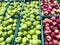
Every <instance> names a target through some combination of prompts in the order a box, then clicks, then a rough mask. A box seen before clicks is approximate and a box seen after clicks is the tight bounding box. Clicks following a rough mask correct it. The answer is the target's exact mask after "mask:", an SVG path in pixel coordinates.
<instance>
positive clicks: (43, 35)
mask: <svg viewBox="0 0 60 45" xmlns="http://www.w3.org/2000/svg"><path fill="white" fill-rule="evenodd" d="M51 17H52V16H42V38H43V45H45V44H44V40H45V39H44V38H45V34H44V29H43V28H44V25H43V20H44V19H45V18H49V19H50V18H51ZM54 17H56V18H59V17H60V16H54Z"/></svg>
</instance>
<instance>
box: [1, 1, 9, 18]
mask: <svg viewBox="0 0 60 45" xmlns="http://www.w3.org/2000/svg"><path fill="white" fill-rule="evenodd" d="M9 4H10V2H8V4H7V5H6V8H5V10H4V11H3V14H2V16H3V17H4V16H5V13H6V11H7V9H8V7H9Z"/></svg>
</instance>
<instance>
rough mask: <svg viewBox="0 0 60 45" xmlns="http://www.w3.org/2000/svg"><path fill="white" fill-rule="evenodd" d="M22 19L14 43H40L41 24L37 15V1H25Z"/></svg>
mask: <svg viewBox="0 0 60 45" xmlns="http://www.w3.org/2000/svg"><path fill="white" fill-rule="evenodd" d="M22 15H23V16H22V19H21V23H20V27H19V31H18V35H17V37H16V39H15V41H16V45H39V44H40V45H41V25H40V16H39V15H38V2H37V1H32V2H26V4H24V11H23V12H22Z"/></svg>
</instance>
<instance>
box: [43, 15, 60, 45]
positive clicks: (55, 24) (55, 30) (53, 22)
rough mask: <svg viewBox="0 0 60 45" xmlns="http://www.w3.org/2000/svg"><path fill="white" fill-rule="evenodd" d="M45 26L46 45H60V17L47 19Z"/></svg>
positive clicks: (44, 21) (44, 22)
mask: <svg viewBox="0 0 60 45" xmlns="http://www.w3.org/2000/svg"><path fill="white" fill-rule="evenodd" d="M43 25H44V29H43V30H44V43H45V45H60V17H58V18H57V17H55V16H53V17H51V18H45V19H44V20H43Z"/></svg>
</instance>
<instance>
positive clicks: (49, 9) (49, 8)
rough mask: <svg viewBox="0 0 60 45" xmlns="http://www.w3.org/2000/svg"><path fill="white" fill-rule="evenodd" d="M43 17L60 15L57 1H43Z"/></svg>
mask: <svg viewBox="0 0 60 45" xmlns="http://www.w3.org/2000/svg"><path fill="white" fill-rule="evenodd" d="M41 12H42V15H60V9H59V7H58V4H57V1H56V0H41Z"/></svg>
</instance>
